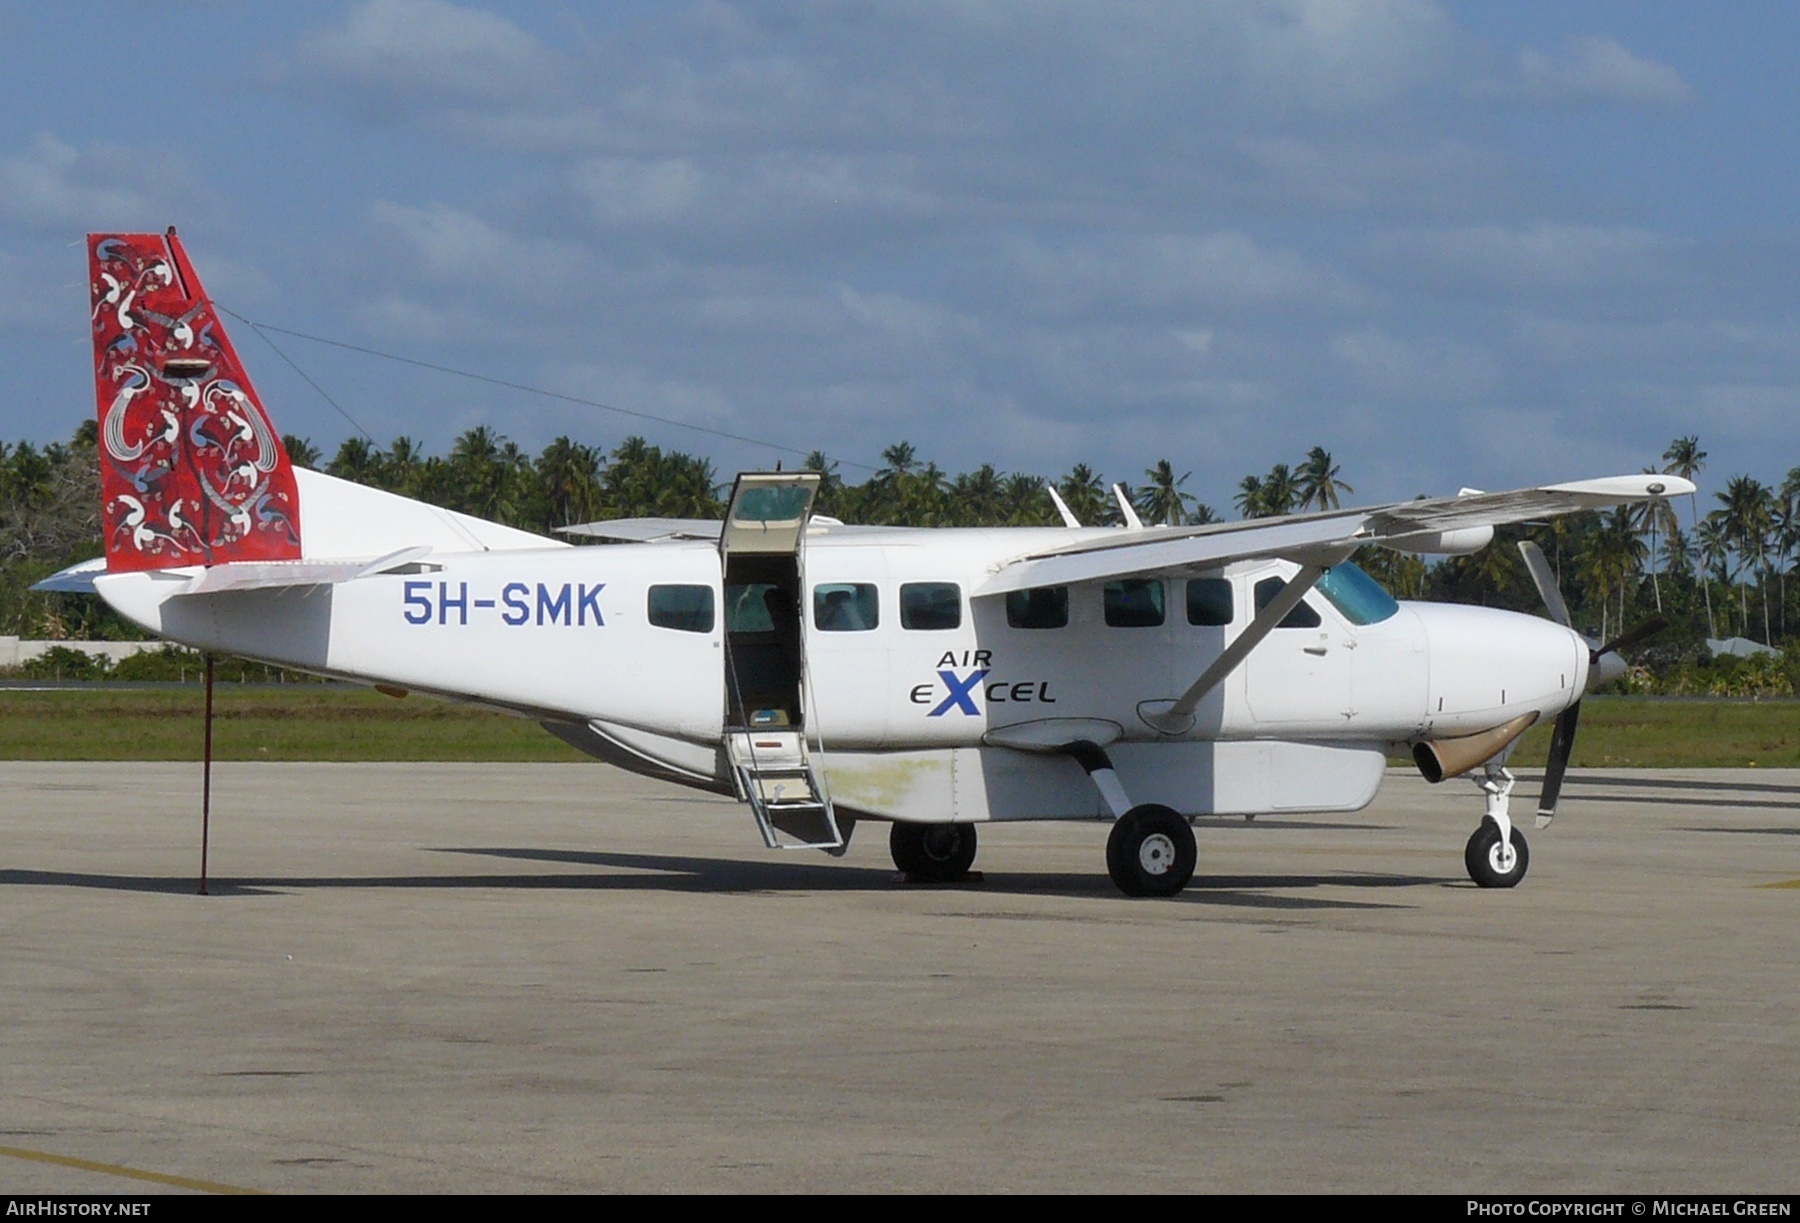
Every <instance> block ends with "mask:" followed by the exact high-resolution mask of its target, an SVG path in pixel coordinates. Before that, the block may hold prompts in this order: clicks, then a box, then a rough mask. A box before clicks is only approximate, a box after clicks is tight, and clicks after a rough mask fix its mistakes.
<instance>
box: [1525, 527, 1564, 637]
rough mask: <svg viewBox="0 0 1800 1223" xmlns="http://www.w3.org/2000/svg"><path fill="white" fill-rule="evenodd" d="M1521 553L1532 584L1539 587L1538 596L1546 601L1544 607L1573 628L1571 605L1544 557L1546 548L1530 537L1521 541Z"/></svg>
mask: <svg viewBox="0 0 1800 1223" xmlns="http://www.w3.org/2000/svg"><path fill="white" fill-rule="evenodd" d="M1519 555H1520V556H1523V557H1524V558H1525V568H1526V569H1527V570H1529V571H1530V573H1531V584H1532V585H1533V586H1536V587H1537V592H1538V598H1540V599H1542V600H1543V601H1544V608H1545V610H1547V611H1548V612H1549V613H1550V618H1551V619H1552V620H1554V621H1556V622H1557V623H1558V624H1560V625H1562V626H1563V627H1564V628H1572V627H1573V625H1572V624H1571V623H1570V621H1569V605H1568V604H1567V603H1564V602H1563V597H1562V591H1560V590H1558V589H1557V588H1556V574H1555V573H1553V572H1552V571H1551V569H1550V562H1549V561H1547V560H1545V559H1544V550H1543V549H1542V548H1540V547H1538V546H1537V545H1536V544H1534V543H1532V542H1531V541H1530V540H1529V539H1523V540H1520V541H1519Z"/></svg>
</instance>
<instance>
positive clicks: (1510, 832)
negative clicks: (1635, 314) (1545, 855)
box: [1463, 761, 1531, 888]
mask: <svg viewBox="0 0 1800 1223" xmlns="http://www.w3.org/2000/svg"><path fill="white" fill-rule="evenodd" d="M1475 784H1476V785H1478V786H1480V787H1481V791H1482V793H1483V794H1485V795H1486V796H1487V814H1486V815H1485V816H1483V817H1482V820H1481V826H1480V827H1479V828H1477V829H1476V830H1475V834H1474V835H1473V836H1471V837H1470V838H1469V844H1468V845H1467V846H1466V847H1465V848H1464V849H1463V865H1464V866H1465V867H1467V868H1468V871H1469V878H1471V879H1473V880H1474V881H1475V884H1476V886H1477V887H1484V888H1510V887H1517V886H1518V883H1519V880H1521V879H1523V878H1524V877H1525V868H1526V867H1528V866H1530V865H1531V850H1530V849H1529V848H1527V847H1526V845H1525V837H1524V835H1523V834H1522V833H1520V832H1519V830H1518V829H1517V828H1516V827H1514V826H1513V822H1512V818H1511V816H1510V815H1508V814H1507V799H1508V798H1510V797H1511V795H1512V788H1513V775H1512V773H1511V772H1510V771H1509V770H1508V769H1507V768H1506V767H1505V766H1504V765H1503V764H1500V763H1498V762H1497V761H1489V762H1488V763H1487V765H1486V766H1485V767H1484V768H1483V770H1482V775H1481V776H1480V777H1478V778H1476V779H1475Z"/></svg>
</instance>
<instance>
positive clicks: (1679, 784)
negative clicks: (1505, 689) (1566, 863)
mask: <svg viewBox="0 0 1800 1223" xmlns="http://www.w3.org/2000/svg"><path fill="white" fill-rule="evenodd" d="M1519 780H1520V781H1522V782H1523V781H1534V780H1535V781H1537V782H1539V783H1540V784H1541V783H1542V781H1543V775H1542V774H1535V775H1533V774H1523V773H1522V774H1520V775H1519ZM1596 786H1624V787H1627V788H1637V789H1646V790H1725V791H1728V792H1730V793H1733V794H1792V795H1795V796H1796V797H1800V785H1792V786H1784V785H1777V784H1776V783H1774V782H1761V781H1689V780H1686V779H1681V778H1671V777H1625V776H1619V775H1616V774H1610V773H1601V774H1596V773H1587V774H1580V775H1575V774H1571V775H1570V777H1569V780H1568V783H1567V786H1566V791H1567V792H1568V793H1571V794H1573V793H1577V792H1579V791H1582V790H1587V789H1592V788H1594V787H1596Z"/></svg>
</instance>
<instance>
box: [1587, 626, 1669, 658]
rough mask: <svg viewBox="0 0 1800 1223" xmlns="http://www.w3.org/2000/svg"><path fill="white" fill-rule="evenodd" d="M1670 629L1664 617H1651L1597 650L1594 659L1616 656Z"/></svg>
mask: <svg viewBox="0 0 1800 1223" xmlns="http://www.w3.org/2000/svg"><path fill="white" fill-rule="evenodd" d="M1668 627H1669V622H1668V620H1666V619H1664V618H1663V617H1662V616H1651V617H1650V618H1649V619H1648V620H1646V621H1644V622H1643V623H1642V624H1637V625H1633V626H1632V627H1631V628H1629V629H1627V630H1626V631H1625V632H1624V633H1622V634H1620V635H1619V636H1617V637H1614V638H1613V639H1612V640H1611V641H1609V642H1607V643H1606V644H1605V645H1603V646H1601V647H1600V648H1599V649H1597V650H1595V651H1594V657H1595V658H1598V657H1600V655H1602V654H1614V653H1617V652H1618V651H1620V650H1626V649H1630V648H1631V647H1632V646H1634V645H1636V644H1637V643H1638V642H1640V641H1643V640H1644V639H1645V638H1647V637H1654V636H1656V635H1657V634H1658V633H1660V632H1662V631H1663V630H1664V629H1666V628H1668Z"/></svg>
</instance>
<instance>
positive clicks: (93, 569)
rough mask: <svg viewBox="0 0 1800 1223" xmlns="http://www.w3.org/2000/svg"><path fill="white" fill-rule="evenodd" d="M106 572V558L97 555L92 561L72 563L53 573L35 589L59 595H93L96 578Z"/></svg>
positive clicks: (33, 587)
mask: <svg viewBox="0 0 1800 1223" xmlns="http://www.w3.org/2000/svg"><path fill="white" fill-rule="evenodd" d="M105 572H106V558H105V557H104V556H96V557H95V558H94V559H93V560H91V561H82V562H81V563H80V564H79V565H70V566H69V567H68V568H67V569H64V570H62V571H61V572H59V573H53V574H51V575H50V576H49V577H47V578H45V579H44V580H43V581H41V582H38V583H35V584H34V585H33V586H32V589H33V590H41V591H44V592H45V593H46V594H59V595H91V594H93V593H95V592H94V579H95V578H97V577H99V576H100V575H101V574H103V573H105Z"/></svg>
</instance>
